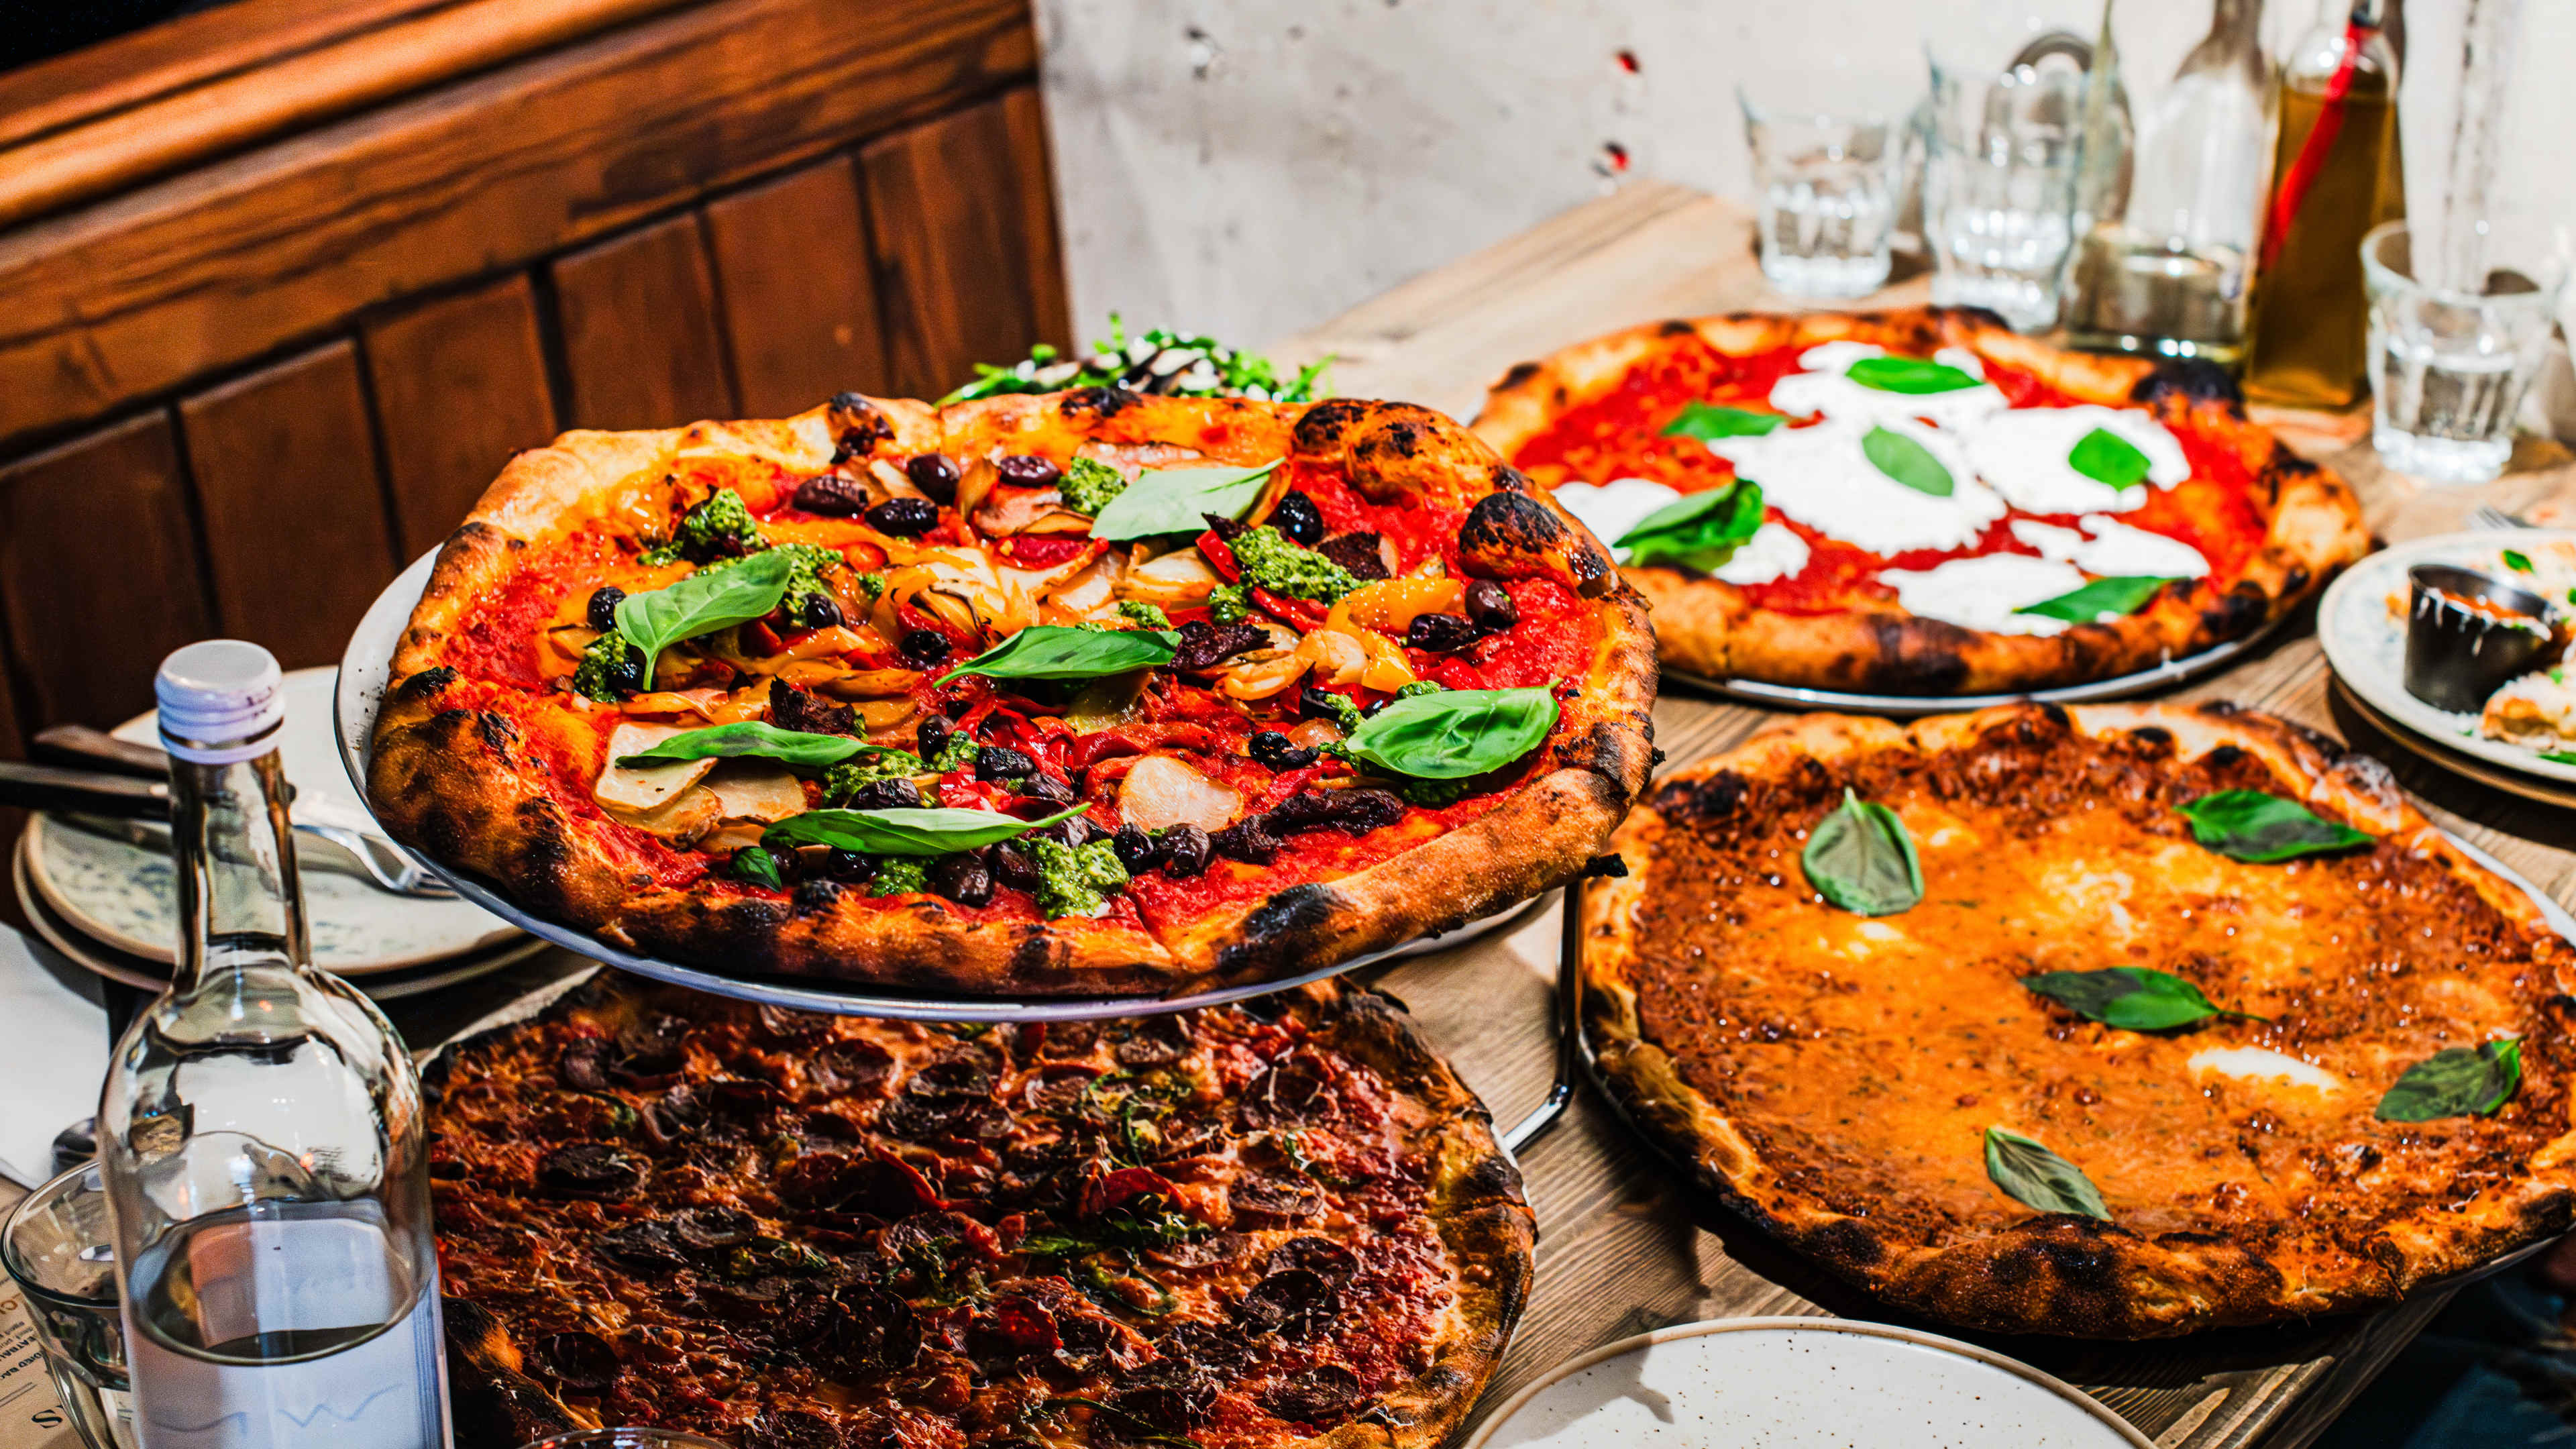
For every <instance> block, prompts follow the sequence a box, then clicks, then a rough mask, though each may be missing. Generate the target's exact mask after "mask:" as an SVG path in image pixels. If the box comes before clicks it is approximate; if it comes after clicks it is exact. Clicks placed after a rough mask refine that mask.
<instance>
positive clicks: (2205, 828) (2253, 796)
mask: <svg viewBox="0 0 2576 1449" xmlns="http://www.w3.org/2000/svg"><path fill="white" fill-rule="evenodd" d="M2175 813H2176V814H2179V815H2181V816H2182V817H2183V818H2184V819H2186V820H2188V821H2190V822H2191V838H2192V839H2194V840H2197V841H2199V842H2200V843H2201V844H2203V845H2206V846H2208V847H2209V848H2210V849H2212V850H2214V851H2217V852H2218V853H2219V854H2221V855H2224V856H2227V857H2229V858H2230V859H2233V860H2242V861H2249V862H2251V863H2253V864H2256V865H2270V864H2272V863H2273V862H2275V861H2283V860H2290V859H2294V858H2296V857H2298V856H2302V855H2319V854H2323V853H2325V852H2327V851H2333V850H2350V849H2351V848H2352V847H2354V846H2356V845H2368V844H2370V843H2371V841H2372V839H2373V837H2371V836H2369V835H2366V834H2364V833H2363V832H2361V831H2358V830H2355V829H2353V828H2352V827H2351V826H2349V825H2338V824H2336V823H2334V822H2333V821H2331V820H2320V819H2318V818H2317V817H2316V816H2315V815H2313V814H2310V813H2309V811H2308V808H2307V807H2306V806H2304V805H2301V804H2300V803H2299V802H2298V801H2296V800H2284V799H2282V798H2281V797H2280V796H2278V795H2267V794H2264V793H2263V792H2262V791H2260V790H2220V791H2218V792H2216V793H2215V794H2210V795H2203V796H2201V797H2200V798H2199V799H2197V800H2194V801H2192V802H2191V803H2190V804H2188V805H2182V806H2177V807H2176V808H2175Z"/></svg>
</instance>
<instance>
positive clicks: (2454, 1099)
mask: <svg viewBox="0 0 2576 1449" xmlns="http://www.w3.org/2000/svg"><path fill="white" fill-rule="evenodd" d="M2520 1085H2522V1039H2521V1038H2519V1037H2505V1038H2503V1039H2502V1040H2499V1041H2489V1042H2480V1043H2479V1044H2478V1045H2477V1046H2476V1047H2474V1048H2471V1047H2444V1048H2443V1049H2441V1050H2440V1051H2438V1052H2435V1053H2433V1055H2431V1056H2430V1057H2427V1058H2425V1059H2424V1060H2423V1061H2420V1062H2417V1063H2416V1064H2415V1065H2413V1066H2411V1067H2408V1068H2407V1069H2406V1071H2405V1073H2404V1074H2403V1075H2401V1076H2400V1077H2398V1079H2397V1085H2395V1086H2393V1087H2390V1088H2389V1089H2388V1095H2386V1096H2384V1097H2381V1098H2380V1099H2379V1110H2378V1112H2377V1113H2376V1114H2374V1115H2376V1116H2377V1117H2378V1118H2379V1120H2380V1121H2382V1122H2432V1121H2436V1120H2438V1119H2440V1118H2443V1117H2484V1116H2487V1115H2489V1114H2490V1113H2492V1112H2494V1111H2495V1109H2496V1108H2498V1107H2501V1106H2503V1105H2504V1104H2505V1102H2506V1100H2507V1099H2508V1098H2510V1097H2512V1096H2513V1091H2514V1088H2516V1087H2518V1086H2520Z"/></svg>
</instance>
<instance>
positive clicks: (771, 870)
mask: <svg viewBox="0 0 2576 1449" xmlns="http://www.w3.org/2000/svg"><path fill="white" fill-rule="evenodd" d="M733 873H734V878H735V879H737V880H747V881H750V882H752V883H753V884H754V885H765V886H767V887H769V888H770V889H771V890H784V889H786V885H787V883H786V882H785V881H783V880H781V879H779V875H778V857H776V856H774V855H771V854H770V853H769V852H768V851H766V850H763V849H761V848H760V847H759V846H757V845H746V846H744V847H743V848H742V849H740V850H737V851H735V852H734V853H733Z"/></svg>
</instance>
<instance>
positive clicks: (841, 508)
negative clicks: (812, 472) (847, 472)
mask: <svg viewBox="0 0 2576 1449" xmlns="http://www.w3.org/2000/svg"><path fill="white" fill-rule="evenodd" d="M793 501H794V502H795V504H796V506H797V507H799V508H801V509H804V510H805V511H806V512H808V513H820V514H822V515H823V516H825V517H827V518H856V517H858V516H859V515H860V514H862V513H865V512H867V509H868V486H867V485H866V484H864V483H862V482H860V481H859V480H858V479H856V478H848V477H844V476H842V475H841V474H838V473H825V474H823V475H822V476H821V477H819V478H808V479H806V480H805V481H804V482H802V483H800V484H798V485H796V497H795V499H794V500H793Z"/></svg>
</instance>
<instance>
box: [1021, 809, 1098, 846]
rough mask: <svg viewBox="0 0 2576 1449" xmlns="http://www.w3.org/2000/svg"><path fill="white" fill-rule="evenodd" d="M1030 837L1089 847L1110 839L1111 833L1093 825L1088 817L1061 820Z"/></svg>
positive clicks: (1034, 831) (1034, 832) (1032, 833)
mask: <svg viewBox="0 0 2576 1449" xmlns="http://www.w3.org/2000/svg"><path fill="white" fill-rule="evenodd" d="M1029 835H1030V838H1032V839H1036V840H1052V841H1056V842H1058V843H1060V844H1064V845H1089V844H1091V843H1092V842H1093V841H1096V840H1107V839H1109V838H1110V833H1109V832H1108V831H1106V830H1103V829H1101V828H1100V827H1099V826H1097V825H1095V824H1093V823H1092V821H1091V817H1090V816H1088V815H1076V816H1074V817H1072V818H1071V819H1068V820H1059V821H1057V822H1056V823H1054V824H1053V825H1050V826H1048V827H1046V828H1045V829H1043V830H1032V831H1030V832H1029Z"/></svg>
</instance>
